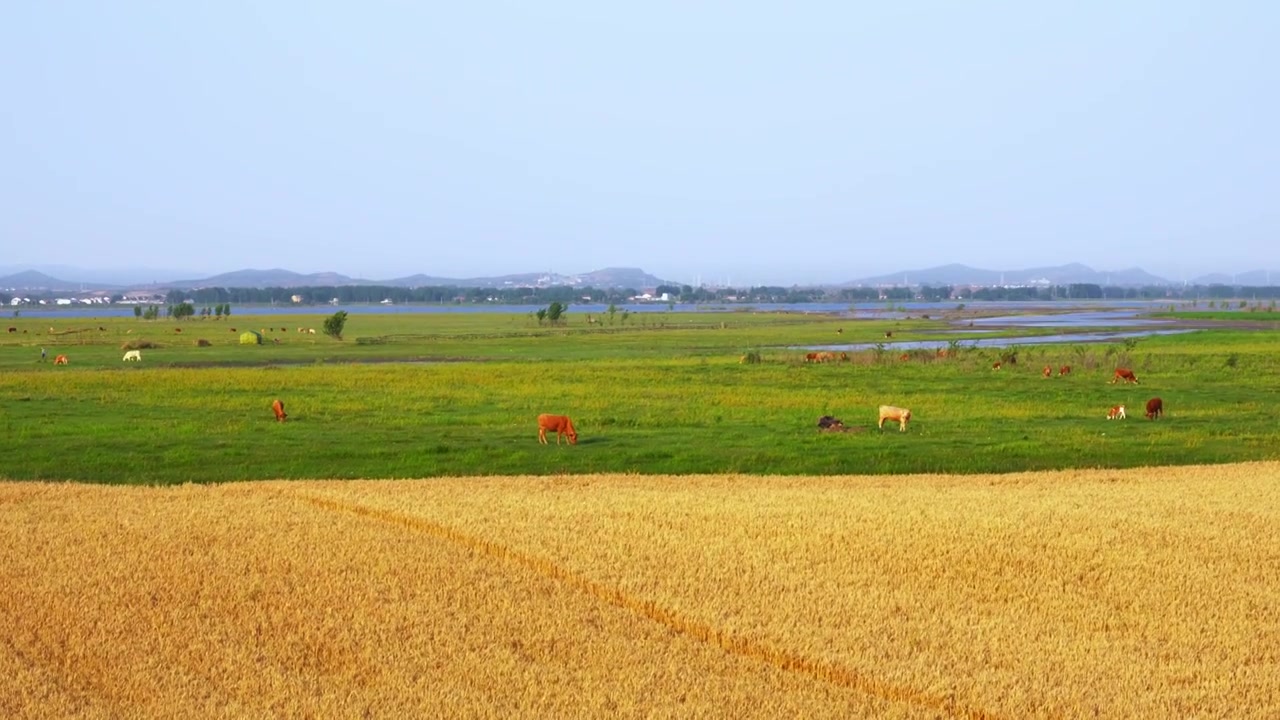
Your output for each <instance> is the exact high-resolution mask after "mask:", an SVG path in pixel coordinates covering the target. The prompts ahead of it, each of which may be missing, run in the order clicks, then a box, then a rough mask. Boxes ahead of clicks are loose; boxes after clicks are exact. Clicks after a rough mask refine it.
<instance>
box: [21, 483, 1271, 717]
mask: <svg viewBox="0 0 1280 720" xmlns="http://www.w3.org/2000/svg"><path fill="white" fill-rule="evenodd" d="M1278 479H1280V463H1261V464H1243V465H1231V466H1218V467H1180V468H1142V469H1133V470H1092V471H1067V472H1054V473H1039V474H1034V473H1027V474H1003V475H977V476H967V477H957V476H910V475H907V476H898V477H893V478H886V477H883V476H871V477H852V476H841V477H794V476H793V477H764V476H719V475H717V476H697V477H690V476H681V477H667V476H634V475H622V476H619V475H585V476H552V477H527V476H526V477H511V478H501V479H495V478H488V479H486V478H460V479H437V480H433V481H424V482H412V483H406V482H388V481H345V482H315V481H311V482H266V483H235V484H225V485H212V486H210V485H183V486H175V487H160V488H156V487H150V488H145V487H110V486H101V485H84V484H45V483H29V482H28V483H7V484H0V536H2V537H3V542H0V586H3V587H4V588H5V592H3V593H0V638H2V640H0V716H3V717H7V718H46V717H71V716H75V717H88V718H93V717H102V718H109V717H192V716H200V717H231V716H235V717H244V716H250V717H268V716H269V717H282V716H288V717H368V716H373V717H450V716H470V717H512V716H522V717H568V716H610V717H616V716H623V717H634V716H644V717H670V716H679V717H690V716H716V717H869V716H870V717H1005V718H1034V717H1238V718H1271V717H1276V716H1277V715H1280V684H1277V683H1276V682H1275V678H1276V677H1277V676H1280V545H1278V544H1277V543H1276V541H1275V539H1276V538H1277V537H1280V484H1278V483H1277V480H1278Z"/></svg>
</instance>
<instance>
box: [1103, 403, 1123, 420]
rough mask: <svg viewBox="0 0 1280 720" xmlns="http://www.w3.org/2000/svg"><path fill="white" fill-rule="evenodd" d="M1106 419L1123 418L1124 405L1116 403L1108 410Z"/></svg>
mask: <svg viewBox="0 0 1280 720" xmlns="http://www.w3.org/2000/svg"><path fill="white" fill-rule="evenodd" d="M1107 419H1108V420H1124V419H1125V414H1124V406H1123V405H1116V406H1115V407H1113V408H1111V409H1110V410H1108V411H1107Z"/></svg>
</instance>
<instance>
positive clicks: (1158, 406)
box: [1147, 397, 1164, 420]
mask: <svg viewBox="0 0 1280 720" xmlns="http://www.w3.org/2000/svg"><path fill="white" fill-rule="evenodd" d="M1163 414H1164V401H1163V400H1161V399H1160V398H1158V397H1153V398H1151V399H1150V400H1148V401H1147V419H1148V420H1158V419H1160V416H1161V415H1163Z"/></svg>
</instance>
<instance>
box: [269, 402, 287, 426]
mask: <svg viewBox="0 0 1280 720" xmlns="http://www.w3.org/2000/svg"><path fill="white" fill-rule="evenodd" d="M271 412H273V413H275V414H276V422H284V419H285V418H287V417H289V416H288V415H287V414H285V411H284V403H283V402H281V401H280V400H272V401H271Z"/></svg>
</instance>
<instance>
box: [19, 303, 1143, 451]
mask: <svg viewBox="0 0 1280 720" xmlns="http://www.w3.org/2000/svg"><path fill="white" fill-rule="evenodd" d="M100 329H101V328H100ZM274 330H275V328H272V331H274ZM50 331H51V332H52V331H53V328H50ZM280 331H281V332H287V331H288V329H287V328H280ZM9 332H10V333H14V332H17V328H14V327H10V328H9ZM23 332H25V330H24V331H23ZM175 332H181V330H180V329H177V328H175ZM231 332H236V329H235V328H231ZM297 332H299V333H305V334H315V330H313V329H311V328H301V327H300V328H298V329H297ZM885 336H886V337H890V334H889V333H885ZM938 356H939V357H943V358H945V357H946V356H947V351H945V350H939V351H938ZM123 359H124V361H125V362H128V361H134V362H139V361H141V360H142V353H141V352H139V351H138V350H129V351H128V352H126V353H125V354H124V358H123ZM804 359H805V362H809V363H825V362H835V361H840V360H845V361H847V360H848V359H849V356H848V354H846V353H843V352H842V353H839V354H837V353H833V352H827V351H823V352H811V353H807V354H806V355H805V358H804ZM901 359H902V360H908V359H910V356H909V355H906V354H903V356H902V358H901ZM53 364H54V365H67V364H69V363H68V360H67V356H66V355H58V356H56V357H55V358H54V360H53ZM1002 365H1003V363H1002V362H1001V361H996V362H995V363H993V364H992V365H991V369H992V370H999V369H1000V368H1001V367H1002ZM1070 374H1071V366H1070V365H1063V366H1061V367H1059V368H1058V377H1062V376H1064V375H1070ZM1041 375H1042V376H1043V377H1045V378H1049V377H1052V376H1053V367H1052V366H1051V365H1045V366H1044V369H1043V370H1042V371H1041ZM1117 382H1124V383H1132V384H1134V385H1137V384H1139V383H1138V378H1137V376H1136V375H1134V373H1133V371H1132V370H1130V369H1128V368H1116V371H1115V373H1114V374H1113V375H1112V377H1111V380H1110V381H1108V384H1114V383H1117ZM271 410H272V412H273V413H274V414H275V417H276V420H277V421H278V422H284V421H285V419H286V418H287V417H289V416H288V415H287V414H286V413H285V411H284V402H283V401H282V400H279V399H277V400H274V401H273V402H272V403H271ZM1163 414H1164V401H1163V400H1161V399H1160V398H1158V397H1153V398H1151V399H1150V400H1148V401H1147V406H1146V413H1145V415H1146V417H1147V419H1149V420H1157V419H1159V418H1160V416H1162V415H1163ZM1126 417H1127V415H1126V414H1125V406H1124V405H1116V406H1114V407H1112V408H1111V409H1110V410H1108V411H1107V415H1106V419H1108V420H1124V419H1126ZM886 420H887V421H889V422H896V423H898V432H906V431H907V423H908V422H910V421H911V410H909V409H907V408H901V407H897V406H894V405H881V406H880V412H879V419H878V422H877V423H876V425H877V427H878V428H879V429H880V430H884V424H885V421H886ZM818 428H819V429H820V430H824V431H835V432H845V431H847V430H848V429H849V428H848V427H847V426H846V425H845V424H844V423H843V422H842V421H840V420H839V419H838V418H834V417H831V416H829V415H824V416H822V417H821V418H819V419H818ZM548 431H550V432H554V433H555V434H556V444H557V445H559V444H560V438H561V437H562V436H563V437H565V438H567V439H568V441H569V444H570V445H576V444H577V443H578V431H577V430H576V429H575V428H574V427H573V421H572V420H570V419H569V417H568V416H566V415H551V414H548V413H543V414H541V415H539V416H538V442H540V443H542V444H544V445H545V444H547V432H548Z"/></svg>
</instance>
